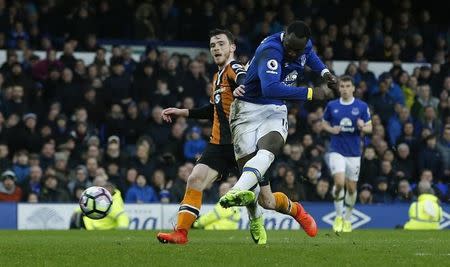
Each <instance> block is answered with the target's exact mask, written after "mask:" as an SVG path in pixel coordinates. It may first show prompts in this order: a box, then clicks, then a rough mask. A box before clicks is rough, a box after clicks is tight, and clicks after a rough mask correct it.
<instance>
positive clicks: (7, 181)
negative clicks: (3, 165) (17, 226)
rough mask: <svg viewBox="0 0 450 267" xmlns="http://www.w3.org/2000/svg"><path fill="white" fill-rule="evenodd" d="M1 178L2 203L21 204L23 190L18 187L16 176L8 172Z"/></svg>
mask: <svg viewBox="0 0 450 267" xmlns="http://www.w3.org/2000/svg"><path fill="white" fill-rule="evenodd" d="M0 178H1V183H0V202H4V201H7V202H19V201H20V200H21V199H22V189H21V188H20V187H19V186H17V185H16V174H15V173H14V172H13V171H10V170H8V171H5V172H3V173H2V175H1V177H0Z"/></svg>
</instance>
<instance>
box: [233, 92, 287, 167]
mask: <svg viewBox="0 0 450 267" xmlns="http://www.w3.org/2000/svg"><path fill="white" fill-rule="evenodd" d="M230 129H231V135H232V140H233V144H234V154H235V156H236V159H240V158H242V157H245V156H247V155H249V154H251V153H253V152H255V151H256V149H257V143H258V140H259V139H260V138H261V137H263V136H264V135H266V134H268V133H269V132H273V131H275V132H279V133H280V134H281V136H282V137H283V139H284V141H285V142H286V138H287V135H288V121H287V108H286V106H285V105H273V104H270V105H262V104H254V103H250V102H246V101H242V100H239V99H235V100H234V101H233V103H232V104H231V108H230Z"/></svg>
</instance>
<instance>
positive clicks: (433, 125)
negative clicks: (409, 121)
mask: <svg viewBox="0 0 450 267" xmlns="http://www.w3.org/2000/svg"><path fill="white" fill-rule="evenodd" d="M420 127H421V128H420V129H423V128H427V129H430V130H431V132H432V133H434V134H436V135H438V134H440V133H441V132H442V122H441V120H440V119H439V118H438V117H437V116H436V111H435V109H434V108H433V107H432V106H426V107H425V108H424V112H423V118H422V119H421V120H420Z"/></svg>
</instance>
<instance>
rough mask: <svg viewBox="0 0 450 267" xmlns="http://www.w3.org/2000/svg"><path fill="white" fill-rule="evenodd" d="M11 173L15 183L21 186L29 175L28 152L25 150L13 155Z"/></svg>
mask: <svg viewBox="0 0 450 267" xmlns="http://www.w3.org/2000/svg"><path fill="white" fill-rule="evenodd" d="M13 163H14V164H13V166H12V171H13V172H14V174H15V175H14V177H16V179H17V183H19V184H21V183H23V182H24V181H25V179H26V177H27V176H28V175H29V174H30V166H29V165H28V152H27V151H26V150H20V151H17V152H16V153H15V154H14V159H13Z"/></svg>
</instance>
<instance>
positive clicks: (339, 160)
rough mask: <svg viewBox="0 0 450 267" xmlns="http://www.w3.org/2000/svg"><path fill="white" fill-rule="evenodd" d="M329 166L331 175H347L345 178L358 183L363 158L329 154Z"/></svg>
mask: <svg viewBox="0 0 450 267" xmlns="http://www.w3.org/2000/svg"><path fill="white" fill-rule="evenodd" d="M328 163H329V164H328V165H329V167H330V170H331V174H332V175H335V174H336V173H345V178H346V179H349V180H350V181H354V182H357V181H358V178H359V170H360V165H361V157H344V156H342V155H341V154H339V153H336V152H331V153H329V154H328Z"/></svg>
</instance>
